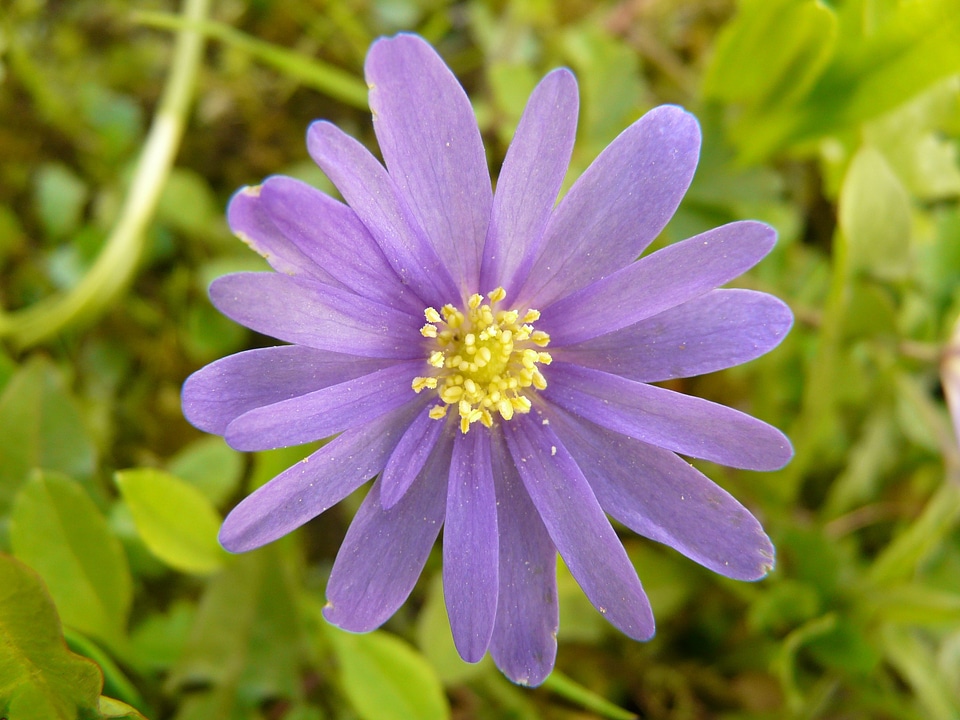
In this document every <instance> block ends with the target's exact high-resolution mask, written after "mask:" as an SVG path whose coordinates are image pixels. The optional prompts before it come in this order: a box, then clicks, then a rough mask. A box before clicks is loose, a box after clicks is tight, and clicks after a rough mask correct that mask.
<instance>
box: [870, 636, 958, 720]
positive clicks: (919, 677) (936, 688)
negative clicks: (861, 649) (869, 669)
mask: <svg viewBox="0 0 960 720" xmlns="http://www.w3.org/2000/svg"><path fill="white" fill-rule="evenodd" d="M880 639H881V641H882V643H883V646H884V655H885V657H886V660H887V662H888V663H890V664H891V665H892V666H893V667H894V668H896V669H897V672H898V673H899V674H900V676H901V677H902V678H903V679H904V680H906V682H907V684H908V685H909V686H910V687H911V689H912V690H913V692H914V694H915V695H916V698H917V701H918V702H919V703H920V704H921V705H922V706H923V708H924V710H926V713H925V717H928V718H930V720H957V707H956V704H955V703H954V701H953V698H952V696H951V692H950V689H949V688H948V686H947V683H946V682H945V678H943V677H941V676H940V673H939V672H937V665H936V660H935V658H934V657H933V653H932V652H931V650H930V648H929V647H928V646H927V645H926V643H924V642H923V641H922V640H921V639H920V638H919V637H918V636H917V635H916V634H915V633H914V632H913V631H911V630H910V629H907V628H899V627H895V626H893V625H885V626H884V627H883V628H882V631H881V632H880Z"/></svg>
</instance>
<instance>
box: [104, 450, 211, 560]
mask: <svg viewBox="0 0 960 720" xmlns="http://www.w3.org/2000/svg"><path fill="white" fill-rule="evenodd" d="M116 481H117V486H118V487H119V488H120V492H121V493H122V494H123V499H124V500H125V501H126V502H127V505H129V507H130V512H131V513H132V514H133V520H134V522H135V523H136V525H137V531H138V532H139V533H140V537H142V538H143V542H144V543H145V544H146V546H147V547H148V548H149V549H150V551H151V552H152V553H153V554H154V555H156V556H157V557H158V558H160V559H161V560H163V561H164V562H165V563H167V564H168V565H169V566H170V567H172V568H175V569H177V570H180V571H182V572H188V573H197V574H206V573H211V572H214V571H215V570H218V569H219V568H221V567H222V566H223V563H224V561H225V559H226V557H227V555H226V553H225V552H224V551H223V550H222V549H221V548H220V545H219V544H218V543H217V531H218V530H219V528H220V520H221V518H220V516H219V515H218V514H217V511H216V510H215V509H214V508H213V506H212V505H211V504H210V501H209V500H208V499H207V498H206V497H204V495H203V493H201V492H200V491H199V490H197V488H195V487H193V486H192V485H188V484H187V483H185V482H183V480H180V479H179V478H176V477H174V476H173V475H170V474H169V473H165V472H163V471H162V470H156V469H154V468H139V469H136V470H123V471H120V472H118V473H117V474H116Z"/></svg>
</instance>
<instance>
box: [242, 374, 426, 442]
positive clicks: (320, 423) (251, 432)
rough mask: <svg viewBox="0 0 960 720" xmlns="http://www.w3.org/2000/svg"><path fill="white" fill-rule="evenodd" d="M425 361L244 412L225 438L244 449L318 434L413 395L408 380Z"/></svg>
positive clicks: (365, 419)
mask: <svg viewBox="0 0 960 720" xmlns="http://www.w3.org/2000/svg"><path fill="white" fill-rule="evenodd" d="M422 365H423V363H422V362H407V363H401V364H398V365H391V366H390V367H387V368H384V369H383V370H377V371H376V372H373V373H370V374H369V375H361V376H360V377H358V378H354V379H352V380H347V381H346V382H342V383H340V384H338V385H332V386H330V387H326V388H323V389H322V390H317V391H315V392H312V393H308V394H306V395H300V396H299V397H293V398H290V399H289V400H282V401H280V402H278V403H274V404H273V405H266V406H264V407H259V408H255V409H253V410H250V411H249V412H246V413H244V414H243V415H241V416H240V417H238V418H237V419H236V420H234V421H233V422H231V423H230V425H229V426H227V430H226V432H225V433H224V439H225V440H226V441H227V443H228V444H229V445H230V446H231V447H233V448H235V449H237V450H244V451H248V452H250V451H258V450H274V449H276V448H281V447H291V446H292V445H302V444H303V443H307V442H312V441H313V440H320V439H321V438H325V437H329V436H330V435H333V434H334V433H338V432H341V431H343V430H346V429H347V428H351V427H355V426H357V425H360V424H362V423H365V422H368V421H370V420H372V419H373V418H376V417H379V416H380V415H383V414H384V413H386V412H389V411H391V410H395V409H396V408H398V407H401V406H402V405H405V404H407V403H410V402H412V401H413V400H414V398H415V395H414V392H413V390H412V389H411V387H410V385H411V383H412V382H413V379H414V378H415V377H416V376H417V373H419V372H420V371H421V370H422Z"/></svg>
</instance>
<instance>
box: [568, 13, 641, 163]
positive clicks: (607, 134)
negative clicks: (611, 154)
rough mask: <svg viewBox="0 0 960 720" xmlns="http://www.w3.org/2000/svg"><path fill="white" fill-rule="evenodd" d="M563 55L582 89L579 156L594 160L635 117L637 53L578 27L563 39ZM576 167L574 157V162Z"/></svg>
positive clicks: (601, 33)
mask: <svg viewBox="0 0 960 720" xmlns="http://www.w3.org/2000/svg"><path fill="white" fill-rule="evenodd" d="M563 53H564V56H565V57H566V58H567V59H568V60H569V62H570V64H571V65H572V66H573V67H574V69H575V70H576V72H577V76H578V78H579V80H580V87H581V98H582V99H581V109H580V130H579V132H578V136H579V137H581V138H582V139H583V140H584V143H582V144H580V143H578V146H580V147H578V148H577V149H578V150H580V151H582V152H581V155H582V156H586V157H589V158H590V159H593V158H594V157H596V155H597V154H599V152H600V150H602V149H603V147H604V146H605V145H606V144H607V143H608V142H610V141H611V140H613V138H614V137H616V136H617V135H618V134H619V133H620V131H621V130H623V128H624V127H625V126H626V125H627V124H628V123H629V122H630V121H631V120H633V119H635V118H636V115H637V105H638V101H639V99H640V94H641V90H642V85H641V81H640V68H639V64H638V62H637V53H636V51H635V50H634V49H633V48H631V47H629V46H628V45H626V44H625V43H623V42H620V41H617V40H615V39H614V38H613V37H612V36H611V35H610V34H608V33H607V32H606V31H604V30H601V29H599V28H594V27H592V26H580V27H576V28H573V29H571V30H570V31H569V32H567V33H565V34H564V35H563ZM574 163H575V164H576V156H575V159H574Z"/></svg>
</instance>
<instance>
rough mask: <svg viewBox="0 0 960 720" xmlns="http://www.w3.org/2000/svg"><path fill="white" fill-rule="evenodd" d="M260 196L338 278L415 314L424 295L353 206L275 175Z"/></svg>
mask: <svg viewBox="0 0 960 720" xmlns="http://www.w3.org/2000/svg"><path fill="white" fill-rule="evenodd" d="M260 197H261V198H262V202H263V205H264V207H265V209H266V212H267V213H268V214H269V216H270V219H271V220H272V221H273V224H274V225H276V227H277V228H279V229H280V231H281V232H283V234H284V235H285V236H286V237H287V238H289V239H290V241H291V242H292V243H293V244H294V245H295V247H296V248H297V249H298V250H299V251H300V252H301V253H303V255H305V256H306V257H308V258H310V260H312V261H313V263H315V264H316V265H317V266H319V267H320V268H323V270H324V271H325V273H327V274H329V275H330V276H332V277H334V278H336V283H337V284H339V285H342V286H343V287H346V288H348V289H350V290H352V291H353V292H355V293H356V294H357V295H362V296H363V297H366V298H370V299H371V300H376V301H378V302H380V303H383V304H384V305H389V306H390V307H395V308H398V309H406V310H408V311H412V312H414V313H419V312H421V311H422V310H423V301H422V300H420V299H419V298H418V297H416V295H414V293H413V292H412V291H411V290H410V288H409V287H407V286H405V285H403V284H402V283H401V282H400V278H399V277H397V275H396V273H394V272H393V268H391V267H390V263H388V262H387V259H386V258H385V257H384V255H383V251H382V250H381V249H380V246H379V245H377V242H376V240H374V239H373V236H372V235H370V232H369V231H368V230H367V228H366V226H365V225H364V224H363V223H362V222H360V218H358V217H357V214H356V213H355V212H354V211H353V210H351V209H350V208H349V207H347V206H346V205H344V204H343V203H341V202H338V201H337V200H334V199H333V198H331V197H329V196H328V195H326V194H324V193H322V192H320V191H319V190H317V189H315V188H312V187H310V186H309V185H307V184H306V183H303V182H300V181H299V180H294V179H293V178H288V177H282V176H277V177H272V178H270V179H268V180H267V181H266V182H264V183H263V186H262V187H261V189H260Z"/></svg>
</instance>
